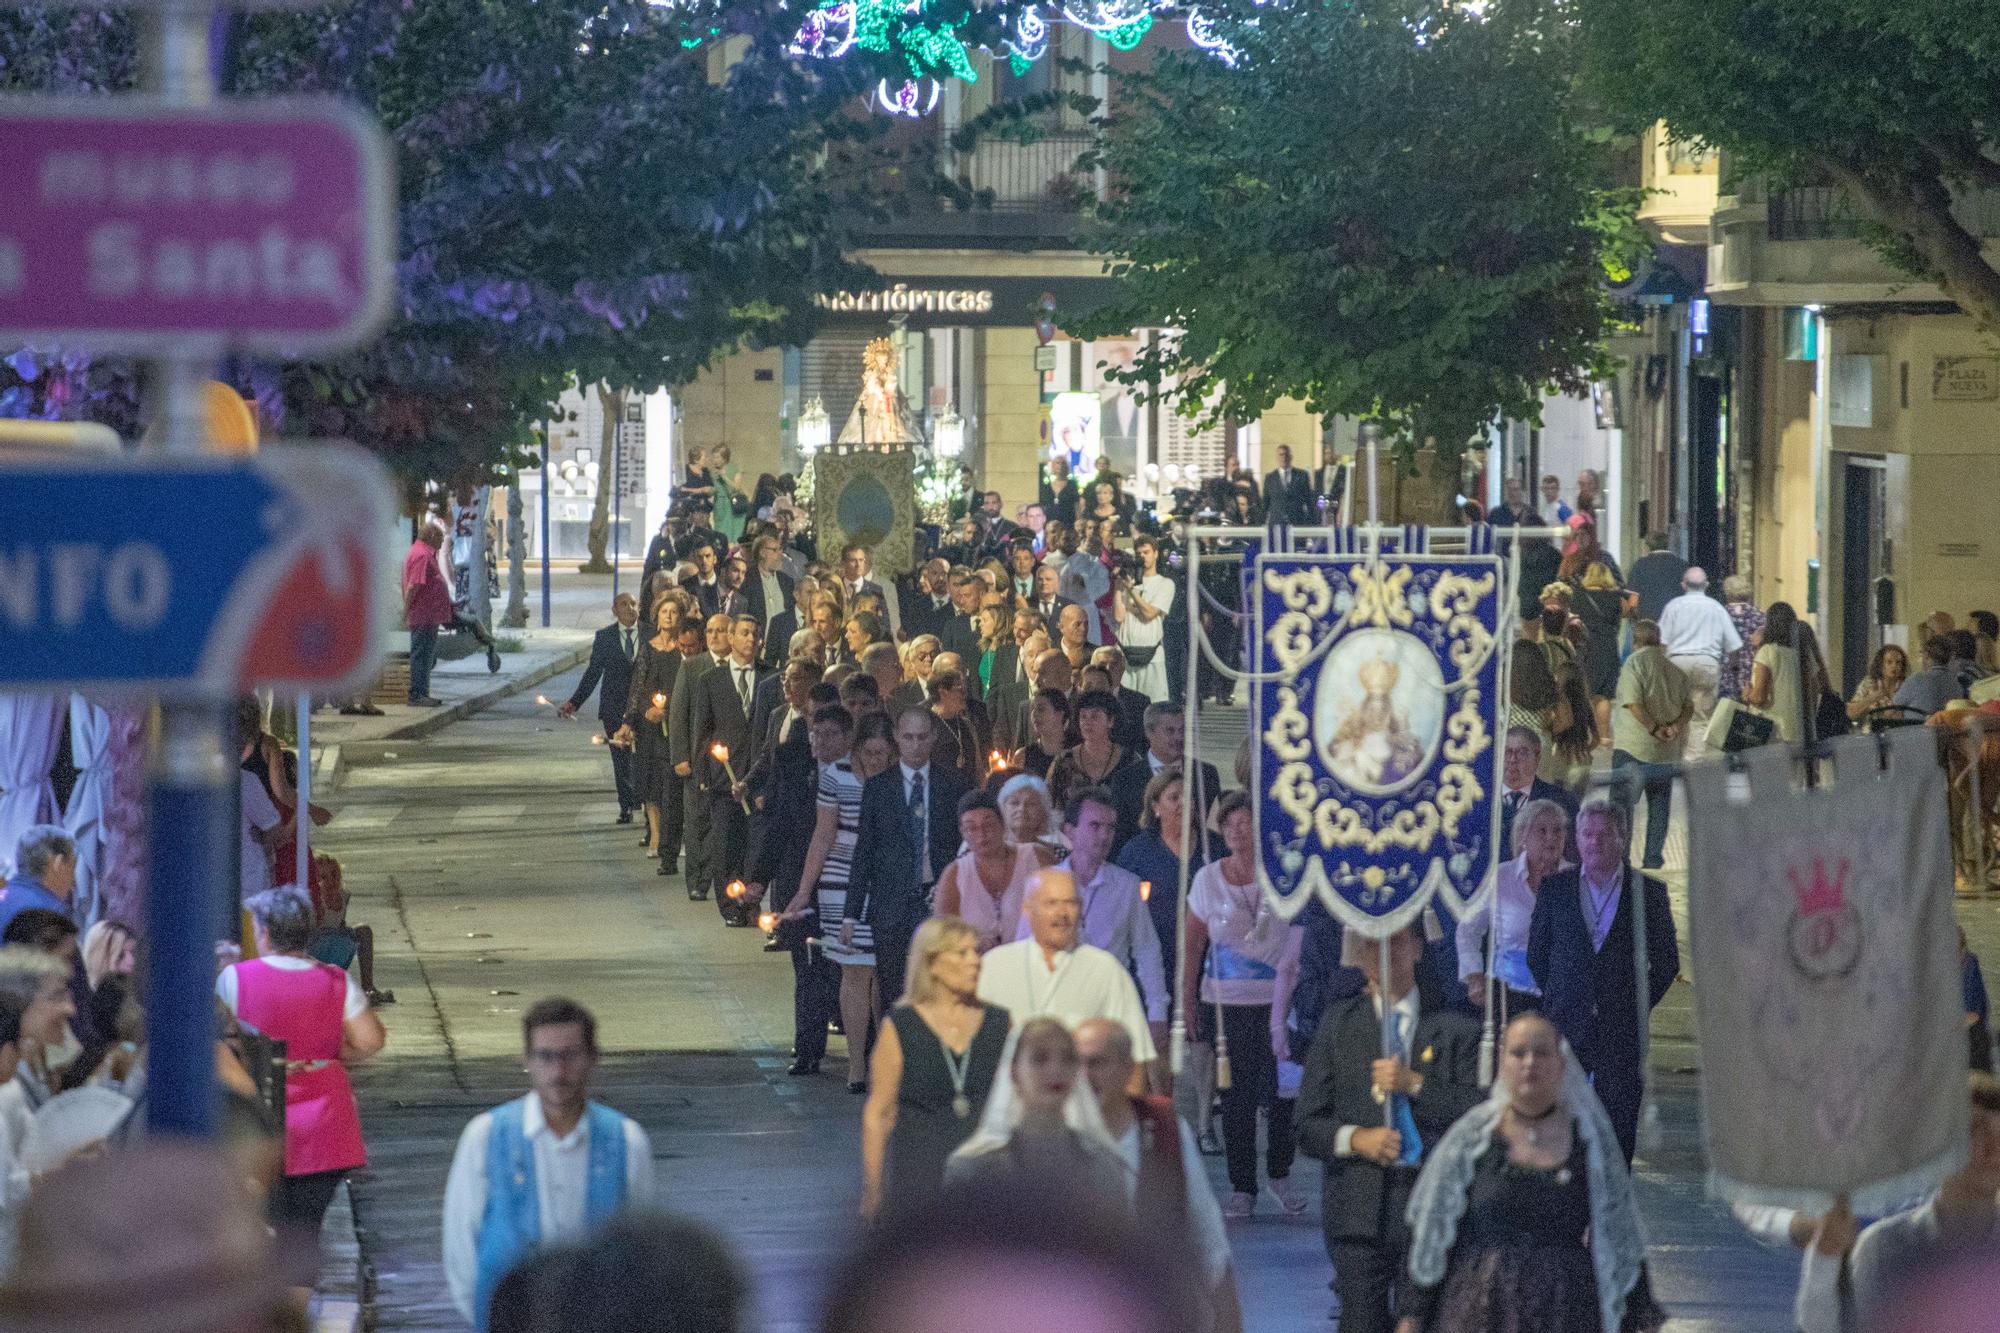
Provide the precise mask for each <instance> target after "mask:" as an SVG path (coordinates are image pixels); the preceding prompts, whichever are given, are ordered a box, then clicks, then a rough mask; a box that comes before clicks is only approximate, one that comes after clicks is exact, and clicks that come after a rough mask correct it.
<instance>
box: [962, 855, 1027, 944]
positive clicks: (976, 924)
mask: <svg viewBox="0 0 2000 1333" xmlns="http://www.w3.org/2000/svg"><path fill="white" fill-rule="evenodd" d="M952 864H953V865H955V866H957V867H958V915H959V918H960V919H961V920H963V921H964V922H965V924H966V925H968V926H971V927H972V929H973V932H974V933H975V934H977V935H978V936H979V952H981V953H985V952H986V951H987V950H988V949H991V948H992V947H993V946H994V945H996V944H1006V943H1008V942H1010V941H1011V940H1012V939H1013V938H1014V934H1015V932H1016V931H1017V930H1019V929H1020V925H1021V899H1022V897H1023V896H1024V895H1025V894H1026V893H1027V891H1028V876H1030V875H1032V874H1034V873H1035V872H1036V871H1037V870H1039V869H1041V862H1040V861H1038V860H1037V859H1036V858H1035V849H1034V848H1033V847H1032V846H1021V847H1016V848H1015V849H1014V873H1013V874H1012V875H1010V876H1009V877H1008V879H1007V890H1006V892H1004V893H1002V894H1001V895H1000V900H999V901H998V902H995V901H994V899H993V895H992V894H991V893H990V892H988V891H987V888H986V883H985V881H984V880H982V879H980V878H979V867H978V866H977V865H975V864H974V862H973V855H972V853H971V852H967V853H965V855H963V856H961V857H959V858H958V860H956V861H954V862H952Z"/></svg>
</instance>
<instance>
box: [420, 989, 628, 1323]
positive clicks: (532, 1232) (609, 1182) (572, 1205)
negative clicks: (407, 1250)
mask: <svg viewBox="0 0 2000 1333" xmlns="http://www.w3.org/2000/svg"><path fill="white" fill-rule="evenodd" d="M521 1043H522V1048H523V1054H524V1055H525V1056H526V1058H527V1069H528V1081H529V1084H530V1086H531V1088H532V1091H530V1092H529V1093H528V1095H527V1096H525V1097H523V1098H521V1099H520V1100H519V1101H513V1102H508V1103H507V1104H505V1105H504V1106H498V1107H495V1108H494V1109H493V1110H491V1111H487V1112H485V1113H484V1114H482V1115H478V1116H475V1117H474V1118H473V1120H472V1123H471V1124H469V1125H467V1126H466V1127H465V1132H464V1133H463V1134H461V1135H459V1139H458V1151H457V1152H456V1153H455V1154H454V1155H453V1156H452V1159H451V1175H450V1177H449V1178H448V1179H447V1180H446V1181H445V1187H444V1271H445V1280H446V1282H447V1283H448V1284H449V1285H450V1287H451V1299H452V1303H453V1304H455V1305H456V1306H458V1312H459V1313H460V1314H462V1315H464V1316H465V1319H466V1321H467V1322H468V1323H470V1324H471V1325H472V1326H473V1327H474V1328H475V1329H478V1330H480V1333H485V1329H486V1328H487V1326H488V1323H489V1321H490V1319H491V1315H492V1311H491V1309H490V1306H491V1304H492V1298H493V1289H494V1288H495V1287H496V1286H498V1285H499V1282H500V1279H501V1277H503V1276H504V1275H505V1274H506V1272H507V1270H508V1269H509V1268H512V1267H513V1266H514V1265H515V1264H517V1263H519V1262H520V1261H521V1260H522V1259H524V1258H526V1257H527V1256H528V1255H529V1254H531V1253H533V1252H534V1251H535V1250H537V1249H539V1248H540V1247H541V1246H543V1245H545V1244H552V1243H554V1242H557V1241H562V1240H569V1239H571V1238H573V1237H576V1236H578V1235H581V1234H582V1233H584V1232H586V1231H588V1230H590V1229H591V1228H592V1227H594V1226H596V1225H597V1224H598V1223H600V1222H602V1221H604V1220H605V1219H606V1218H608V1217H610V1216H611V1215H613V1214H614V1213H617V1212H620V1211H622V1210H625V1209H635V1208H644V1207H646V1206H647V1205H648V1204H650V1203H651V1202H652V1198H653V1146H652V1144H651V1142H650V1141H648V1139H647V1138H646V1131H645V1130H643V1129H641V1128H639V1126H638V1124H637V1123H635V1122H634V1121H632V1120H628V1119H627V1118H626V1117H624V1116H622V1115H620V1114H619V1113H618V1112H616V1111H614V1110H612V1109H611V1108H610V1107H608V1106H602V1105H600V1104H598V1103H597V1102H594V1101H591V1100H590V1075H591V1073H592V1071H593V1070H595V1069H596V1068H597V1020H596V1019H595V1018H594V1017H592V1016H591V1013H590V1011H589V1010H588V1009H585V1008H584V1007H583V1006H582V1005H580V1004H578V1003H577V1002H576V1001H574V1000H565V999H547V1000H541V1001H538V1002H537V1003H536V1004H535V1005H534V1006H533V1007H531V1008H530V1009H529V1010H528V1012H527V1013H526V1014H525V1015H524V1016H523V1017H522V1019H521Z"/></svg>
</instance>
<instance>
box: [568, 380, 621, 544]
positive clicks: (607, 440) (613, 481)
mask: <svg viewBox="0 0 2000 1333" xmlns="http://www.w3.org/2000/svg"><path fill="white" fill-rule="evenodd" d="M597 408H598V416H599V417H600V418H601V421H600V423H599V427H598V432H597V502H596V503H595V504H593V505H592V506H591V508H590V559H588V560H586V561H584V562H583V563H582V564H581V565H578V566H577V569H578V571H579V572H581V573H584V574H609V573H610V572H611V562H610V561H609V560H607V559H605V558H604V553H605V551H606V550H607V549H609V547H610V545H611V488H612V487H613V486H616V485H617V484H618V474H617V473H616V472H614V471H612V468H611V460H612V456H613V454H614V453H615V452H616V451H615V450H614V449H613V448H612V443H613V441H615V440H616V439H617V438H618V428H619V426H621V425H623V424H624V420H625V391H624V390H623V389H614V388H612V387H611V386H610V385H608V384H599V385H598V386H597Z"/></svg>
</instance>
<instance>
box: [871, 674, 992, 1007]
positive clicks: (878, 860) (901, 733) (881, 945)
mask: <svg viewBox="0 0 2000 1333" xmlns="http://www.w3.org/2000/svg"><path fill="white" fill-rule="evenodd" d="M935 727H936V723H935V722H934V721H933V719H932V718H931V715H930V711H929V710H928V709H924V708H910V709H906V710H904V712H903V715H902V716H901V717H899V718H897V719H896V753H897V762H896V763H894V764H891V765H890V766H889V768H888V769H887V770H886V771H885V772H882V773H878V774H876V775H875V776H874V777H873V778H870V779H869V781H868V785H867V786H866V787H864V788H862V790H861V825H860V828H859V830H858V831H857V832H856V833H855V837H854V868H853V871H852V873H851V875H850V877H849V880H848V891H847V913H846V915H847V920H846V922H845V923H843V924H842V926H841V936H842V940H843V942H845V941H847V940H849V939H852V938H853V935H854V926H855V923H857V922H860V921H867V922H868V923H869V924H870V925H871V926H872V927H874V931H875V980H876V984H877V986H878V987H879V988H880V991H881V995H882V1004H883V1007H884V1008H887V1007H888V1006H889V1005H892V1004H894V1003H895V1002H896V1001H897V1000H900V999H901V998H902V997H903V973H904V970H905V966H906V964H907V963H908V961H909V953H910V937H911V936H912V935H914V934H916V930H917V927H918V926H919V925H920V924H922V922H923V919H924V918H925V917H927V916H929V915H930V891H931V886H932V885H934V884H936V883H937V877H938V876H939V875H941V874H943V873H944V868H945V867H946V866H948V865H950V864H951V861H952V858H953V857H954V856H955V855H957V853H958V844H959V832H958V802H959V798H961V797H962V796H964V795H965V790H966V788H965V782H964V780H963V779H961V778H960V777H959V776H958V775H957V774H956V773H954V772H953V771H952V770H951V769H949V768H947V767H944V766H943V765H933V764H932V763H931V739H932V736H933V734H934V729H935Z"/></svg>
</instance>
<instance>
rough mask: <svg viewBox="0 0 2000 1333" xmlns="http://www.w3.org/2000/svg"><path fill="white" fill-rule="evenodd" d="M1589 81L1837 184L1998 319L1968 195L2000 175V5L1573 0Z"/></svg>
mask: <svg viewBox="0 0 2000 1333" xmlns="http://www.w3.org/2000/svg"><path fill="white" fill-rule="evenodd" d="M1568 3H1569V5H1570V7H1571V8H1572V9H1573V12H1574V14H1575V16H1576V18H1577V19H1578V20H1579V22H1580V26H1581V31H1582V34H1583V41H1582V50H1583V52H1584V55H1585V57H1586V64H1585V68H1586V70H1587V71H1588V73H1589V82H1590V84H1591V85H1592V87H1593V88H1594V89H1595V90H1596V91H1597V92H1598V93H1599V95H1600V96H1601V97H1602V98H1603V100H1604V102H1605V103H1606V104H1607V105H1608V106H1610V107H1613V108H1615V109H1616V110H1617V111H1619V112H1620V113H1621V114H1622V115H1623V116H1624V117H1625V118H1626V120H1627V122H1628V123H1629V124H1630V125H1631V126H1632V127H1634V128H1636V127H1639V126H1643V125H1646V124H1650V123H1651V122H1653V121H1655V120H1664V121H1666V123H1667V125H1668V126H1669V127H1670V128H1671V130H1672V131H1673V132H1674V133H1675V134H1677V135H1680V136H1682V137H1685V138H1689V139H1698V140H1700V141H1701V142H1703V143H1705V144H1708V145H1711V146H1713V147H1716V148H1720V149H1722V150H1723V151H1724V153H1725V154H1726V157H1727V161H1728V163H1729V166H1730V169H1731V170H1732V171H1741V172H1750V173H1762V174H1766V175H1768V176H1769V177H1770V178H1771V179H1772V181H1773V182H1774V183H1775V184H1777V185H1780V186H1785V185H1819V184H1831V185H1837V186H1839V187H1840V188H1841V190H1842V191H1844V193H1845V194H1846V196H1847V198H1848V199H1849V200H1850V201H1851V202H1852V204H1853V206H1854V208H1855V209H1856V210H1857V213H1858V215H1859V218H1860V220H1862V221H1865V222H1869V223H1872V224H1874V229H1873V231H1872V236H1873V239H1874V240H1875V241H1876V243H1877V245H1878V247H1879V248H1880V249H1881V250H1882V252H1883V253H1884V255H1885V256H1887V257H1888V258H1889V259H1890V260H1891V261H1892V262H1894V263H1895V264H1897V265H1898V266H1899V267H1901V268H1902V269H1903V270H1904V271H1905V272H1908V273H1909V274H1911V275H1912V276H1914V277H1918V278H1922V279H1926V280H1928V281H1931V282H1935V283H1936V284H1937V285H1938V286H1939V287H1941V288H1942V289H1943V290H1944V291H1945V293H1946V294H1947V295H1948V296H1949V297H1950V298H1951V299H1952V300H1953V301H1955V302H1957V304H1958V305H1959V306H1960V307H1961V308H1962V309H1963V310H1964V311H1965V312H1966V313H1967V314H1969V315H1971V316H1973V317H1974V318H1975V319H1977V320H1978V321H1979V323H1980V325H1981V326H1982V327H1984V328H1987V329H1989V330H1990V329H1993V328H1995V327H1997V326H2000V271H1996V269H1995V267H1994V265H1993V264H1992V262H1991V261H1990V260H1989V259H1988V258H1987V257H1986V255H1985V254H1984V252H1983V251H1982V249H1981V245H1980V241H1981V237H1980V236H1979V234H1978V230H1977V229H1976V228H1974V227H1969V226H1967V225H1966V223H1965V221H1964V220H1962V218H1961V216H1960V214H1959V213H1958V212H1956V211H1954V209H1955V205H1956V204H1957V203H1958V202H1959V201H1960V200H1961V199H1962V198H1963V197H1964V195H1965V194H1966V193H1967V192H1968V191H1972V190H1995V189H2000V78H1996V77H1995V70H1996V69H1997V68H2000V10H1996V9H1995V8H1994V7H1993V6H1992V5H1990V4H1985V3H1981V2H1980V0H1893V2H1889V3H1885V0H1568Z"/></svg>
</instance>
